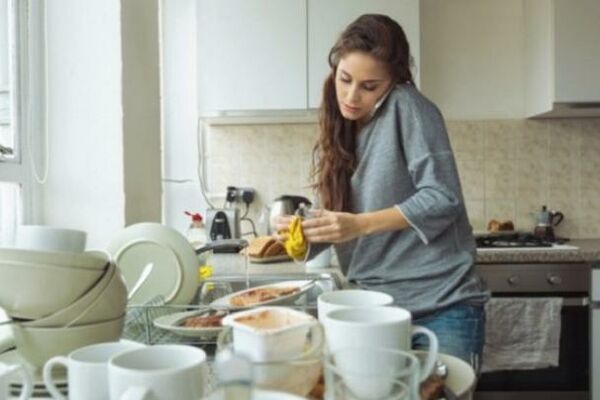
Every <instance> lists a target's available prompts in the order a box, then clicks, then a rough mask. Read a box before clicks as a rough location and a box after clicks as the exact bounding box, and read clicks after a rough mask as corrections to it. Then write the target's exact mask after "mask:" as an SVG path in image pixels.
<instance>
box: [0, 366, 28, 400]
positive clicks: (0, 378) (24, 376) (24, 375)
mask: <svg viewBox="0 0 600 400" xmlns="http://www.w3.org/2000/svg"><path fill="white" fill-rule="evenodd" d="M16 371H19V373H20V374H21V381H22V388H21V395H20V396H19V400H27V399H29V397H31V393H32V391H33V384H32V383H31V376H29V373H28V372H27V370H26V369H25V367H24V366H23V365H20V364H18V365H6V364H2V363H0V400H8V399H9V398H10V396H9V393H8V386H9V379H8V377H9V376H10V375H12V374H13V373H14V372H16Z"/></svg>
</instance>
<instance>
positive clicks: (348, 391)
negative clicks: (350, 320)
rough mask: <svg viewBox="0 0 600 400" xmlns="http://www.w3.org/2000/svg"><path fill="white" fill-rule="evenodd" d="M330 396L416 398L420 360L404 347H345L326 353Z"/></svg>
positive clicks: (334, 399)
mask: <svg viewBox="0 0 600 400" xmlns="http://www.w3.org/2000/svg"><path fill="white" fill-rule="evenodd" d="M324 366H325V399H326V400H416V399H418V398H419V397H418V386H419V384H418V374H419V361H418V360H417V358H416V357H415V356H414V355H412V354H411V353H409V352H405V351H402V350H393V349H384V348H372V347H370V348H366V347H344V348H341V349H338V350H335V351H334V352H330V353H328V354H326V356H325V360H324Z"/></svg>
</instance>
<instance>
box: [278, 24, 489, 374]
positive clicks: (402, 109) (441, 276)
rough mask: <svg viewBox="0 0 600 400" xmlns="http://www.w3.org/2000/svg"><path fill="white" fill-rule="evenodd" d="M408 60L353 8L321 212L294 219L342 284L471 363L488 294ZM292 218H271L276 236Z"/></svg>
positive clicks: (403, 43)
mask: <svg viewBox="0 0 600 400" xmlns="http://www.w3.org/2000/svg"><path fill="white" fill-rule="evenodd" d="M409 59H410V56H409V45H408V42H407V40H406V36H405V34H404V31H403V30H402V28H401V27H400V26H399V25H398V24H397V23H396V22H395V21H394V20H392V19H391V18H389V17H387V16H384V15H363V16H361V17H359V18H358V19H357V20H356V21H354V22H353V23H351V24H350V25H349V26H348V27H347V28H346V29H345V31H344V32H343V33H342V35H341V36H340V38H339V40H338V41H337V43H336V44H335V45H334V46H333V48H332V49H331V51H330V53H329V64H330V66H331V74H330V75H329V77H328V78H327V80H326V81H325V84H324V88H323V102H322V105H321V110H320V111H321V112H320V131H321V134H320V137H319V139H318V142H317V144H316V146H315V160H316V161H315V162H314V166H313V179H314V188H315V189H316V194H317V197H318V198H319V201H320V205H321V207H322V209H321V210H317V211H316V212H315V213H314V214H315V217H314V218H311V219H307V220H305V221H304V222H303V224H302V227H303V230H304V235H305V237H306V240H307V241H308V242H309V243H310V244H311V256H314V255H315V253H317V252H318V251H319V250H321V249H323V248H324V247H325V246H326V245H327V244H334V245H335V249H336V252H337V255H338V259H339V262H340V266H341V268H342V270H343V272H344V273H345V274H346V275H347V277H348V279H349V280H350V281H354V282H356V283H357V284H358V285H359V286H360V287H362V288H364V289H371V290H378V291H382V292H386V293H389V294H391V295H392V296H393V297H394V299H395V304H396V305H398V306H401V307H404V308H407V309H409V310H410V311H411V312H412V313H413V318H414V319H415V323H416V324H418V325H423V326H425V327H428V328H429V329H431V330H433V331H434V332H435V333H436V334H437V336H438V338H439V341H440V351H442V352H445V353H450V354H454V355H456V356H458V357H461V358H462V359H464V360H466V361H468V362H471V363H474V364H475V363H476V362H477V360H478V359H479V356H480V354H481V350H482V346H483V335H484V324H485V315H484V309H483V306H484V303H485V301H486V300H487V299H488V297H489V295H488V293H487V292H486V291H485V290H484V289H483V287H482V285H481V282H480V280H479V278H478V277H477V276H476V275H475V272H474V254H475V242H474V239H473V235H472V230H471V226H470V224H469V221H468V218H467V213H466V210H465V206H464V201H463V196H462V192H461V186H460V181H459V177H458V172H457V169H456V165H455V161H454V156H453V154H452V150H451V148H450V143H449V140H448V135H447V133H446V130H445V126H444V121H443V118H442V116H441V114H440V112H439V111H438V109H437V108H436V106H435V105H434V104H432V103H431V102H430V101H429V100H428V99H426V98H425V97H424V96H423V95H422V94H421V93H420V92H419V91H418V90H417V89H416V88H415V86H414V84H413V78H412V74H411V71H410V68H409V67H410V66H409V64H410V62H409ZM289 220H290V219H289V217H281V218H280V219H279V224H278V229H279V230H282V231H284V232H283V234H284V235H285V230H286V227H287V225H288V223H289ZM420 339H421V338H417V341H416V343H414V347H421V346H423V345H424V344H425V343H421V342H419V340H420Z"/></svg>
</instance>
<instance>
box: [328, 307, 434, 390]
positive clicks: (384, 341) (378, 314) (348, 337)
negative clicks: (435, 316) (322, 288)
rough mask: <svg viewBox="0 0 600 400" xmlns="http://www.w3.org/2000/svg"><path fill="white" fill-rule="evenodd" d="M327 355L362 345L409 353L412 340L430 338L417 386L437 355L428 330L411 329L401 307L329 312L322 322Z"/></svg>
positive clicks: (430, 370)
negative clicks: (418, 336) (419, 337)
mask: <svg viewBox="0 0 600 400" xmlns="http://www.w3.org/2000/svg"><path fill="white" fill-rule="evenodd" d="M323 325H324V326H325V334H326V337H327V346H328V348H329V350H330V351H332V352H335V351H336V350H337V349H341V348H344V347H352V346H356V343H361V346H365V347H383V348H389V349H392V350H393V349H396V350H403V351H409V350H410V349H411V342H412V337H413V336H415V335H418V334H424V335H426V336H427V337H428V338H429V356H428V358H427V361H426V362H425V363H424V365H423V366H422V368H421V370H420V374H419V382H422V381H423V380H425V379H426V378H427V377H428V376H429V375H430V374H431V372H432V371H433V367H434V364H435V360H436V359H437V355H438V340H437V336H436V335H435V333H433V332H432V331H430V330H429V329H427V328H424V327H421V326H413V325H412V316H411V314H410V312H409V311H408V310H405V309H403V308H400V307H368V308H345V309H340V310H334V311H330V312H329V313H328V314H327V318H326V319H325V320H324V321H323Z"/></svg>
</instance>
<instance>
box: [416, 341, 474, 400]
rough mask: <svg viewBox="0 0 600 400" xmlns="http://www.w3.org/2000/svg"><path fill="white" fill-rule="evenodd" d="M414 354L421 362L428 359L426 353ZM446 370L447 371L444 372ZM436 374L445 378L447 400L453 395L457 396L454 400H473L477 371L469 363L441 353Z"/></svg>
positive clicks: (417, 352) (420, 351)
mask: <svg viewBox="0 0 600 400" xmlns="http://www.w3.org/2000/svg"><path fill="white" fill-rule="evenodd" d="M412 353H413V354H414V355H415V356H416V357H417V358H418V359H419V361H421V362H424V361H425V359H426V358H427V352H426V351H423V350H414V351H412ZM444 370H446V371H445V372H444ZM435 371H437V372H435ZM434 373H437V374H438V375H440V376H442V377H443V378H444V387H445V388H446V389H447V390H445V394H444V396H445V397H446V399H447V400H450V399H451V398H452V397H451V396H452V395H454V396H455V397H454V399H458V400H471V399H472V396H473V391H474V389H475V380H476V377H475V371H474V369H473V368H472V367H471V365H469V363H467V362H465V361H464V360H461V359H460V358H458V357H455V356H451V355H449V354H444V353H439V354H438V360H437V361H436V368H435V370H434ZM444 375H445V376H444Z"/></svg>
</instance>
